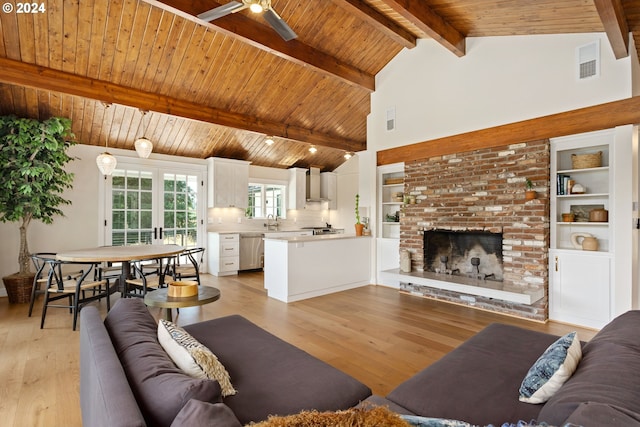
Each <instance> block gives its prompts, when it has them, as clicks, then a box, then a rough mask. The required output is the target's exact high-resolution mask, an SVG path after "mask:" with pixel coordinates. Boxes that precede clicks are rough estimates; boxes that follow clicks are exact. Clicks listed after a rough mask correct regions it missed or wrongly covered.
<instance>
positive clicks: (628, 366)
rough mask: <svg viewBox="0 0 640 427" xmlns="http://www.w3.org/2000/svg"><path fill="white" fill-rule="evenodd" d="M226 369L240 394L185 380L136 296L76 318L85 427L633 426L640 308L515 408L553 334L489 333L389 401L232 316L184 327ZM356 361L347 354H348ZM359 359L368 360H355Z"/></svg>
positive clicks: (639, 398)
mask: <svg viewBox="0 0 640 427" xmlns="http://www.w3.org/2000/svg"><path fill="white" fill-rule="evenodd" d="M185 329H186V330H187V331H188V332H189V333H190V334H191V335H193V336H194V337H195V338H196V339H198V340H199V341H200V342H201V343H202V344H204V345H205V346H207V347H208V348H210V349H211V350H212V351H213V352H214V353H215V354H216V355H217V356H218V358H219V359H220V361H221V362H222V364H223V365H224V366H225V367H226V368H227V370H228V371H229V374H230V376H231V379H232V382H233V384H234V387H235V388H236V389H237V390H238V393H237V394H236V395H233V396H227V397H224V398H222V397H221V394H220V387H219V385H218V383H217V382H216V381H212V380H197V379H194V378H190V377H187V376H186V375H185V374H183V373H182V372H181V371H180V370H179V369H178V368H176V366H175V365H174V364H173V363H172V361H171V360H170V359H169V358H168V356H167V355H166V353H165V352H164V351H163V349H162V347H161V346H160V344H159V343H158V340H157V335H156V333H157V324H156V323H155V321H154V319H153V317H152V316H151V315H150V314H149V312H148V310H147V309H146V307H145V306H144V304H143V303H142V301H140V300H138V299H125V300H120V301H118V303H117V304H116V305H115V306H114V307H113V308H112V310H111V312H110V313H109V314H108V315H107V318H106V319H105V321H104V322H103V321H102V320H101V318H100V316H99V313H98V311H97V310H96V309H95V308H93V307H87V308H85V309H84V310H83V311H82V316H81V332H80V333H81V375H80V393H81V407H82V418H83V424H84V426H86V427H91V426H143V425H154V426H156V425H157V426H162V425H172V426H179V425H189V426H197V425H208V426H219V427H231V426H240V425H245V424H247V423H250V422H252V421H260V420H264V419H266V418H267V417H268V416H269V415H287V414H294V413H297V412H299V411H301V410H305V409H317V410H319V411H325V410H340V409H346V408H349V407H354V406H358V405H361V406H362V405H365V406H368V405H384V406H387V407H389V408H390V409H392V410H394V411H395V412H398V413H400V414H407V415H418V416H423V417H438V418H446V419H455V420H462V421H466V422H469V423H472V424H474V425H487V424H493V425H495V426H500V425H502V424H503V423H516V422H518V421H519V420H524V421H531V420H537V421H538V422H545V423H548V424H549V425H558V426H560V425H565V424H566V423H569V422H571V423H573V424H576V425H583V426H592V425H593V426H635V425H637V426H640V311H630V312H628V313H625V314H624V315H622V316H620V317H618V318H617V319H615V320H614V321H612V322H611V323H610V324H609V325H607V326H606V327H605V328H603V329H602V330H601V331H600V332H599V333H598V334H597V335H596V336H595V337H594V338H593V339H592V340H591V341H590V342H588V343H586V344H583V348H582V360H581V361H580V363H579V365H578V368H577V370H576V371H575V373H574V374H573V376H572V377H571V378H569V380H568V381H567V382H566V383H565V384H564V385H563V386H562V387H561V388H560V389H559V391H558V392H556V394H555V395H553V396H552V397H551V399H550V400H549V401H547V402H546V403H544V404H528V403H523V402H520V401H519V400H518V389H519V387H520V383H521V382H522V379H523V378H524V377H525V375H526V374H527V371H528V370H529V368H530V367H531V365H532V364H533V363H534V362H535V361H536V359H537V358H538V357H539V356H540V355H541V354H542V353H543V352H544V350H545V349H546V348H547V347H548V346H549V345H550V344H551V343H553V342H554V341H555V340H556V339H557V338H558V337H556V336H553V335H549V334H544V333H540V332H534V331H530V330H526V329H522V328H517V327H514V326H508V325H502V324H493V325H490V326H488V327H487V328H485V329H484V330H483V331H481V332H480V333H478V334H476V335H475V336H474V337H472V338H471V339H469V340H467V341H466V342H465V343H464V344H462V345H461V346H460V347H458V348H457V349H455V350H454V351H452V352H450V353H449V354H447V355H446V356H445V357H443V358H442V359H441V360H439V361H438V362H436V363H434V364H432V365H431V366H429V367H427V368H426V369H424V370H423V371H421V372H419V373H417V374H416V375H415V376H413V377H411V378H409V379H408V380H406V381H405V382H403V383H402V384H400V385H399V386H398V387H397V388H395V389H394V390H393V391H392V392H391V393H389V395H387V396H386V397H381V396H371V391H370V389H369V388H368V387H367V386H365V385H363V384H362V383H360V382H358V381H357V380H355V379H353V378H351V377H349V376H347V375H346V374H344V373H342V372H340V371H338V370H337V369H335V368H333V367H331V366H329V365H327V364H325V363H324V362H322V361H320V360H318V359H316V358H314V357H312V356H311V355H309V354H307V353H305V352H303V351H302V350H300V349H298V348H296V347H293V346H291V345H290V344H288V343H286V342H284V341H282V340H280V339H279V338H277V337H275V336H273V335H271V334H269V333H268V332H266V331H264V330H263V329H261V328H259V327H258V326H256V325H254V324H252V323H250V322H249V321H247V320H246V319H244V318H242V317H240V316H229V317H223V318H220V319H214V320H208V321H204V322H200V323H197V324H193V325H189V326H186V327H185ZM354 357H356V356H354ZM362 357H365V356H362Z"/></svg>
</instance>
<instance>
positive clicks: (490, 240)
mask: <svg viewBox="0 0 640 427" xmlns="http://www.w3.org/2000/svg"><path fill="white" fill-rule="evenodd" d="M424 269H425V271H429V272H433V273H436V274H442V275H451V276H462V277H468V278H473V279H480V280H491V281H498V282H501V281H502V280H503V257H502V233H492V232H488V231H474V230H465V231H450V230H426V231H425V232H424Z"/></svg>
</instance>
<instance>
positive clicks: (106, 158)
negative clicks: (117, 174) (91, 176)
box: [96, 151, 118, 175]
mask: <svg viewBox="0 0 640 427" xmlns="http://www.w3.org/2000/svg"><path fill="white" fill-rule="evenodd" d="M96 164H97V165H98V169H100V172H102V174H103V175H111V174H112V173H113V170H114V169H115V168H116V165H117V164H118V161H117V160H116V158H115V157H113V156H112V155H111V154H109V153H108V152H107V151H105V152H104V153H102V154H100V155H99V156H98V157H96Z"/></svg>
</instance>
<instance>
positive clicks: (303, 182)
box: [287, 168, 307, 210]
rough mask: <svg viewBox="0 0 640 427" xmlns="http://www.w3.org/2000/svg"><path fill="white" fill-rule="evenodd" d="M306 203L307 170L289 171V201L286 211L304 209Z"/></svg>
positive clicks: (296, 169) (294, 169)
mask: <svg viewBox="0 0 640 427" xmlns="http://www.w3.org/2000/svg"><path fill="white" fill-rule="evenodd" d="M306 201H307V170H306V169H302V168H291V169H289V200H288V201H287V204H288V206H287V209H296V210H299V209H304V206H305V203H306Z"/></svg>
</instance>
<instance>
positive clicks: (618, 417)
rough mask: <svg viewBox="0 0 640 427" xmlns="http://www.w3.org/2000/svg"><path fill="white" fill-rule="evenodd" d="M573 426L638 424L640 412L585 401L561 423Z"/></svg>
mask: <svg viewBox="0 0 640 427" xmlns="http://www.w3.org/2000/svg"><path fill="white" fill-rule="evenodd" d="M567 424H570V425H575V426H625V427H638V426H640V414H637V413H635V412H632V411H627V410H625V409H622V408H619V407H616V406H613V405H605V404H603V403H595V402H585V403H581V404H580V405H579V406H578V408H577V409H576V410H575V411H573V413H572V414H571V415H570V416H569V418H567V419H566V420H565V421H564V422H563V423H562V425H567Z"/></svg>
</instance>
